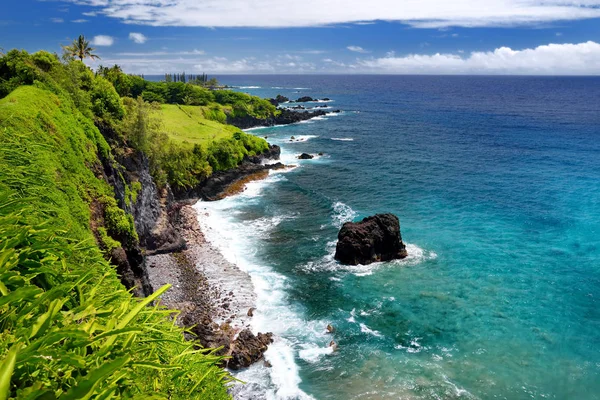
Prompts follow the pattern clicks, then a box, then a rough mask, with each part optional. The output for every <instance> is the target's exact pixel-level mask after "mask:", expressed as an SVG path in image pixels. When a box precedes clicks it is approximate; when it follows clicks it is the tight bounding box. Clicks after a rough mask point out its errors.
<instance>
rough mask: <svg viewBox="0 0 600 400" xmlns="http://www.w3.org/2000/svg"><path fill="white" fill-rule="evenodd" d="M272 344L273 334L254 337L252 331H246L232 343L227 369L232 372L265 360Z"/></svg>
mask: <svg viewBox="0 0 600 400" xmlns="http://www.w3.org/2000/svg"><path fill="white" fill-rule="evenodd" d="M271 343H273V334H272V333H259V334H258V335H254V334H253V333H252V331H250V329H244V330H243V331H241V332H240V334H239V335H238V337H237V338H236V339H235V340H234V341H233V342H232V343H231V358H230V359H229V361H228V362H227V367H228V368H229V369H232V370H238V369H240V368H246V367H249V366H250V365H251V364H253V363H255V362H256V361H258V360H260V359H262V358H263V354H264V353H265V351H267V348H268V346H269V344H271Z"/></svg>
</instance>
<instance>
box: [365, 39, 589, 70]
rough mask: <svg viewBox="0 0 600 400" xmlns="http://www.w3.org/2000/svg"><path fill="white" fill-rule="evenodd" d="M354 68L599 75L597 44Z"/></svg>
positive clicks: (412, 58) (373, 62)
mask: <svg viewBox="0 0 600 400" xmlns="http://www.w3.org/2000/svg"><path fill="white" fill-rule="evenodd" d="M357 67H359V68H360V69H362V70H364V71H367V72H379V73H394V74H523V75H538V74H539V75H598V74H599V73H600V44H598V43H596V42H592V41H589V42H585V43H578V44H570V43H565V44H548V45H544V46H538V47H536V48H532V49H523V50H513V49H511V48H509V47H500V48H497V49H495V50H493V51H487V52H472V53H471V54H470V55H468V56H466V57H463V56H461V55H460V54H452V53H444V54H442V53H436V54H433V55H421V54H411V55H407V56H404V57H398V56H396V55H394V54H390V55H389V56H387V57H383V58H372V59H367V60H360V61H358V62H357Z"/></svg>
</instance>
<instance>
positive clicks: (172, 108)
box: [160, 104, 239, 147]
mask: <svg viewBox="0 0 600 400" xmlns="http://www.w3.org/2000/svg"><path fill="white" fill-rule="evenodd" d="M160 117H161V119H162V123H163V126H162V127H163V129H164V130H165V132H167V133H168V134H169V137H170V138H171V139H173V140H174V141H176V142H178V143H185V142H187V143H189V144H191V145H194V144H200V145H202V146H205V147H206V146H207V145H208V143H210V142H211V141H213V140H219V139H223V138H228V137H231V134H232V133H234V132H238V131H239V129H238V128H236V127H234V126H231V125H224V124H221V123H219V122H216V121H211V120H208V119H206V118H204V115H203V113H202V108H200V107H197V106H179V105H173V104H163V105H161V110H160Z"/></svg>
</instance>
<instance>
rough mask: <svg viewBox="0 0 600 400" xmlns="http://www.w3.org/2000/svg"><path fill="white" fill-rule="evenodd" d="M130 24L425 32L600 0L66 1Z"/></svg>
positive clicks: (537, 18) (573, 16)
mask: <svg viewBox="0 0 600 400" xmlns="http://www.w3.org/2000/svg"><path fill="white" fill-rule="evenodd" d="M63 1H69V2H74V3H77V4H81V5H86V6H92V7H97V8H98V9H99V10H100V11H101V12H103V13H104V14H106V15H108V16H110V17H114V18H118V19H121V20H123V21H125V22H128V23H136V24H145V25H157V26H204V27H270V28H277V27H306V26H323V25H329V24H341V23H359V24H363V23H369V22H370V21H377V20H385V21H400V22H404V23H406V24H409V25H412V26H414V27H420V28H442V27H449V26H464V27H476V26H513V25H522V24H538V23H548V22H552V21H560V20H577V19H587V18H598V17H600V0H485V1H482V0H461V1H441V0H420V1H414V0H371V1H368V2H365V1H362V0H304V1H293V2H286V1H283V2H282V1H279V2H274V1H272V0H253V1H252V2H251V3H248V1H247V0H228V1H223V0H204V1H201V2H199V1H197V0H63Z"/></svg>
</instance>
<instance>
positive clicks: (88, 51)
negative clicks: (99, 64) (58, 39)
mask: <svg viewBox="0 0 600 400" xmlns="http://www.w3.org/2000/svg"><path fill="white" fill-rule="evenodd" d="M62 48H63V50H64V52H65V53H66V54H67V55H69V56H71V57H77V58H79V59H80V60H81V61H83V59H84V58H88V57H89V58H91V59H92V60H95V59H100V57H99V56H97V55H96V54H92V52H93V51H94V50H96V49H95V48H93V47H90V42H88V41H87V40H85V37H84V36H83V35H79V37H78V38H77V39H75V40H73V43H72V44H71V45H70V46H62Z"/></svg>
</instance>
